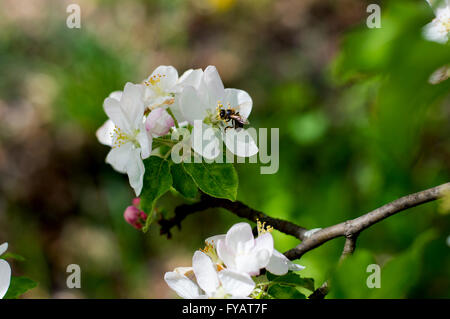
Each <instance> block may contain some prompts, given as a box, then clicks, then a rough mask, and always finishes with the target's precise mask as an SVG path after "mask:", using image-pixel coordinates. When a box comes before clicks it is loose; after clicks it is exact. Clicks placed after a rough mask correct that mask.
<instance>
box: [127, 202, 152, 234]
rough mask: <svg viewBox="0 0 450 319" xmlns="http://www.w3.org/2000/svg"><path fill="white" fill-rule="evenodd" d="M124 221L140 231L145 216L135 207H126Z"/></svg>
mask: <svg viewBox="0 0 450 319" xmlns="http://www.w3.org/2000/svg"><path fill="white" fill-rule="evenodd" d="M123 217H124V218H125V221H126V222H127V223H128V224H130V225H131V226H133V227H134V228H136V229H142V227H143V226H144V223H145V220H146V219H147V214H146V213H144V212H143V211H141V210H139V209H138V208H137V207H136V206H128V207H127V208H126V209H125V212H124V213H123Z"/></svg>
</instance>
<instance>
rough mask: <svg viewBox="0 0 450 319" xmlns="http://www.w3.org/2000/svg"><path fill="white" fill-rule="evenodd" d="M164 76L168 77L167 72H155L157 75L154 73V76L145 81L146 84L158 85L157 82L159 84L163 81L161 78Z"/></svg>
mask: <svg viewBox="0 0 450 319" xmlns="http://www.w3.org/2000/svg"><path fill="white" fill-rule="evenodd" d="M164 77H166V75H165V74H163V75H161V74H155V75H153V76H151V77H150V78H149V79H148V80H147V81H144V84H145V85H146V86H150V85H152V86H153V85H156V84H158V83H159V82H161V78H164Z"/></svg>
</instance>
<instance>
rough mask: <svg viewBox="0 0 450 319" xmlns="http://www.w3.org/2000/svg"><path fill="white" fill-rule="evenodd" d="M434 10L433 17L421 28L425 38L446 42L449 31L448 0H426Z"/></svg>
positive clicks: (449, 6) (449, 7) (449, 5)
mask: <svg viewBox="0 0 450 319" xmlns="http://www.w3.org/2000/svg"><path fill="white" fill-rule="evenodd" d="M427 2H428V3H429V4H430V6H431V7H432V8H433V10H434V14H435V16H436V17H435V18H434V19H433V21H431V22H430V23H428V24H427V25H426V26H425V27H424V30H423V35H424V37H425V38H426V39H427V40H430V41H434V42H438V43H447V41H448V33H449V32H450V0H442V1H437V0H434V1H431V0H427Z"/></svg>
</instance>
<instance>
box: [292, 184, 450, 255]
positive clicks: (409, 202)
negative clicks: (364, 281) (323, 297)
mask: <svg viewBox="0 0 450 319" xmlns="http://www.w3.org/2000/svg"><path fill="white" fill-rule="evenodd" d="M448 190H450V183H445V184H442V185H439V186H436V187H433V188H430V189H427V190H424V191H421V192H418V193H414V194H411V195H407V196H404V197H401V198H399V199H396V200H394V201H393V202H391V203H389V204H386V205H384V206H381V207H380V208H377V209H375V210H373V211H371V212H369V213H367V214H365V215H362V216H360V217H358V218H355V219H352V220H348V221H345V222H343V223H340V224H336V225H333V226H330V227H327V228H324V229H321V230H319V231H318V232H316V233H314V234H313V235H311V236H310V237H308V238H306V239H305V240H304V241H303V242H302V243H301V244H299V245H298V246H297V247H295V248H293V249H291V250H288V251H287V252H285V256H286V257H288V258H289V259H291V260H294V259H298V258H300V257H301V256H303V254H305V253H306V252H308V251H310V250H312V249H314V248H316V247H319V246H320V245H322V244H324V243H326V242H327V241H329V240H331V239H334V238H337V237H341V236H345V237H346V238H349V237H351V236H355V235H356V234H359V233H360V232H361V231H363V230H364V229H366V228H368V227H370V226H372V225H374V224H376V223H378V222H379V221H381V220H383V219H385V218H387V217H389V216H392V215H394V214H396V213H399V212H401V211H404V210H406V209H408V208H411V207H415V206H418V205H421V204H424V203H427V202H430V201H433V200H436V199H438V198H439V197H440V196H442V195H443V193H444V192H446V191H448Z"/></svg>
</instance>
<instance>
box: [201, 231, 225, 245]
mask: <svg viewBox="0 0 450 319" xmlns="http://www.w3.org/2000/svg"><path fill="white" fill-rule="evenodd" d="M225 237H226V235H225V234H223V235H215V236H211V237H208V238H206V239H205V243H208V244H210V245H213V246H214V247H215V248H216V247H217V243H218V242H219V240H224V239H225Z"/></svg>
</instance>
